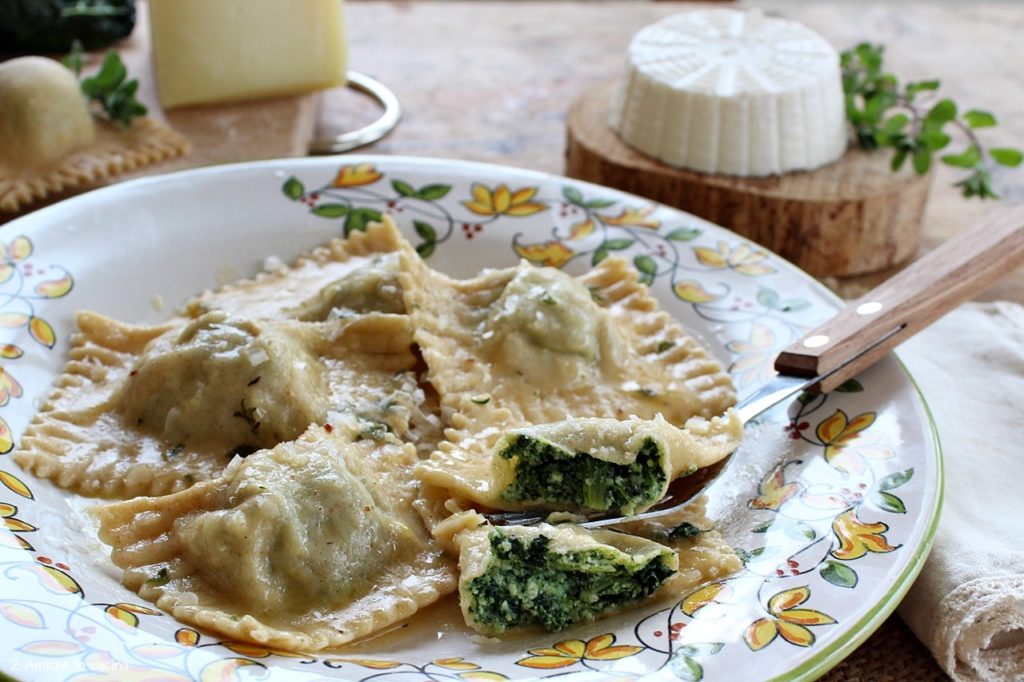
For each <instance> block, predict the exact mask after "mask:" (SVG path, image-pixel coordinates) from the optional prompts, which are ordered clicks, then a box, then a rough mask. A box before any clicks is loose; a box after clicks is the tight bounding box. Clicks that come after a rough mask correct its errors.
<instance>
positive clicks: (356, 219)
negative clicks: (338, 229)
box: [344, 208, 382, 237]
mask: <svg viewBox="0 0 1024 682" xmlns="http://www.w3.org/2000/svg"><path fill="white" fill-rule="evenodd" d="M381 217H382V216H381V213H380V211H376V210H374V209H372V208H356V209H352V210H351V211H350V212H349V214H348V217H346V218H345V229H344V234H345V236H346V237H347V236H349V235H350V234H352V233H353V232H355V231H357V230H358V231H360V232H363V231H365V230H366V224H367V223H369V222H372V221H376V220H380V219H381Z"/></svg>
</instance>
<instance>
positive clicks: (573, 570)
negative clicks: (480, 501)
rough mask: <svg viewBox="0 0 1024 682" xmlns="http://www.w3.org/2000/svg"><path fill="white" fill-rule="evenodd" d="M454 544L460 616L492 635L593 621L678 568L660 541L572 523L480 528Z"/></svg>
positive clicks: (633, 599) (460, 536) (630, 601)
mask: <svg viewBox="0 0 1024 682" xmlns="http://www.w3.org/2000/svg"><path fill="white" fill-rule="evenodd" d="M454 542H455V544H456V546H457V547H458V549H459V572H460V577H459V602H460V604H461V606H462V613H463V616H464V617H465V619H466V623H467V624H468V625H469V626H470V627H472V628H474V629H475V630H477V631H478V632H480V633H482V634H485V635H491V636H493V635H501V634H503V633H504V632H505V631H506V630H508V629H510V628H522V627H531V626H540V627H543V628H545V629H546V630H551V631H554V630H563V629H565V628H567V627H569V626H570V625H573V624H575V623H579V622H585V621H589V620H593V619H594V618H595V617H596V616H598V615H601V614H603V613H607V612H609V611H613V610H616V609H618V608H621V607H623V606H626V605H630V604H633V603H635V602H637V601H639V600H641V599H643V598H645V597H649V596H651V595H653V594H654V593H655V592H657V591H658V588H659V587H660V586H661V585H662V584H663V583H664V582H665V581H666V580H668V579H669V578H671V577H672V576H673V575H675V574H676V570H677V568H678V559H677V557H676V553H675V552H673V551H672V550H671V549H669V548H668V547H665V546H663V545H661V544H658V543H656V542H652V541H650V540H646V539H643V538H639V537H635V536H632V535H625V534H623V533H617V532H615V531H609V530H593V531H588V530H585V529H583V528H580V527H579V526H575V525H572V524H563V525H559V526H552V525H549V524H540V525H537V526H506V527H500V528H499V527H492V526H481V527H478V528H474V529H472V530H466V531H463V532H461V533H459V534H458V535H456V536H455V540H454Z"/></svg>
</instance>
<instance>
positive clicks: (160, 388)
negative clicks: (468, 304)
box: [15, 312, 422, 498]
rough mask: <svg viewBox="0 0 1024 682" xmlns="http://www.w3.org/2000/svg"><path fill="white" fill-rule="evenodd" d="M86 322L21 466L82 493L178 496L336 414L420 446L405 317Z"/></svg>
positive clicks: (95, 318) (85, 316)
mask: <svg viewBox="0 0 1024 682" xmlns="http://www.w3.org/2000/svg"><path fill="white" fill-rule="evenodd" d="M78 326H79V330H80V333H79V334H78V335H77V336H76V337H75V338H74V339H73V341H72V348H71V352H70V356H71V357H70V360H69V362H68V364H67V365H66V367H65V369H64V372H63V373H62V374H61V376H60V377H59V378H58V380H57V387H56V389H55V391H54V392H53V394H52V395H51V397H50V398H49V400H48V401H47V402H46V403H45V404H44V405H43V407H42V408H41V410H40V412H39V414H37V415H36V417H35V419H34V420H33V421H32V423H31V424H30V425H29V426H28V428H27V429H26V430H25V434H24V436H23V437H22V440H21V448H20V450H19V451H18V452H17V453H16V454H15V458H16V460H17V461H18V463H19V464H21V465H22V466H23V467H24V468H26V469H27V470H29V471H31V472H32V473H34V474H36V475H37V476H42V477H47V478H51V479H53V480H54V481H55V482H56V483H58V484H59V485H61V486H63V487H66V488H70V489H72V490H74V491H76V492H79V493H81V494H85V495H95V496H101V497H120V498H127V497H133V496H136V495H159V494H165V493H168V492H171V491H174V490H180V489H181V488H183V487H187V486H188V485H191V484H192V483H194V482H196V481H203V480H208V479H211V478H214V477H216V476H218V475H220V473H221V471H222V470H223V469H224V466H225V465H226V464H227V462H228V461H229V460H230V458H231V456H232V455H234V454H248V453H250V452H253V451H255V450H257V449H260V448H266V447H272V446H274V445H277V444H278V443H280V442H285V441H289V440H292V439H294V438H296V437H297V436H299V435H300V434H301V433H302V432H303V431H305V429H306V427H308V426H309V424H311V423H321V424H322V423H324V421H326V419H327V417H328V415H329V414H331V413H339V414H341V413H344V414H347V415H349V418H348V419H346V420H342V421H341V422H340V423H342V424H343V425H345V426H347V427H349V429H350V430H354V431H358V432H360V433H362V434H363V435H364V436H366V437H371V438H379V437H382V436H383V435H385V434H387V433H389V432H391V433H395V434H397V435H399V436H406V435H409V437H410V438H411V437H413V436H412V434H407V432H410V431H411V430H412V428H413V426H414V424H413V415H414V414H417V413H418V412H419V410H420V404H419V403H422V397H421V395H422V392H420V397H418V396H417V395H416V394H415V386H416V384H415V374H414V373H413V371H412V370H413V368H414V366H415V363H416V358H415V356H414V355H413V353H412V351H411V347H410V345H411V330H410V329H409V326H408V318H407V317H406V316H397V315H381V314H374V315H364V316H360V317H357V318H351V319H346V320H334V321H332V322H325V323H317V324H312V323H302V322H296V321H260V322H257V321H253V320H247V319H244V318H240V317H234V316H229V315H227V314H226V313H223V312H212V313H207V314H205V315H203V316H201V317H199V318H198V319H196V320H193V321H191V322H187V323H186V324H184V325H182V324H180V323H178V324H168V325H162V326H157V327H135V326H131V325H126V324H124V323H121V322H117V321H115V320H112V319H110V318H106V317H103V316H101V315H97V314H95V313H80V314H79V316H78Z"/></svg>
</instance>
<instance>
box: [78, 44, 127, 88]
mask: <svg viewBox="0 0 1024 682" xmlns="http://www.w3.org/2000/svg"><path fill="white" fill-rule="evenodd" d="M127 76H128V69H127V68H125V65H124V64H123V63H122V62H121V57H120V55H118V54H117V52H115V51H113V50H111V51H110V52H107V54H106V55H105V56H104V57H103V64H102V65H101V66H100V70H99V72H98V73H97V74H96V75H95V76H92V77H91V78H86V79H85V80H84V81H82V89H83V90H85V89H86V88H89V89H90V90H93V91H95V92H100V91H104V90H113V89H114V88H116V87H117V86H118V85H120V84H121V83H123V82H124V79H125V78H127Z"/></svg>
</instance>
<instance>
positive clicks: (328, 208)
mask: <svg viewBox="0 0 1024 682" xmlns="http://www.w3.org/2000/svg"><path fill="white" fill-rule="evenodd" d="M351 210H352V209H351V208H350V207H349V206H346V205H345V204H320V205H319V206H315V207H314V208H312V209H310V213H312V214H313V215H318V216H320V217H321V218H340V217H341V216H344V215H348V214H349V211H351Z"/></svg>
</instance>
